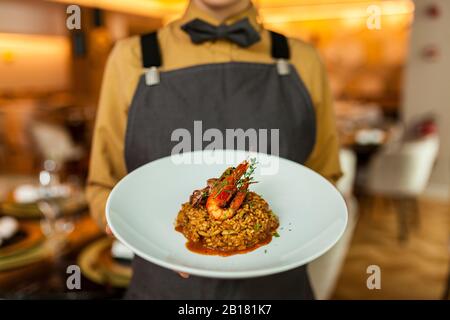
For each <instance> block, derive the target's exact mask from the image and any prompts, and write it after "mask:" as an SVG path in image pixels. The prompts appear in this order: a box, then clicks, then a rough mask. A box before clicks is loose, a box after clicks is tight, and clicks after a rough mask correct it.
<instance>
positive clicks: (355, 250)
mask: <svg viewBox="0 0 450 320" xmlns="http://www.w3.org/2000/svg"><path fill="white" fill-rule="evenodd" d="M361 209H362V211H363V212H362V213H361V215H360V216H359V221H358V224H357V227H356V231H355V234H354V237H353V240H352V244H351V247H350V250H349V252H348V256H347V258H346V261H345V263H344V266H343V269H342V272H341V275H340V278H339V280H338V283H337V286H336V289H335V293H334V295H333V298H334V299H442V298H443V295H444V292H445V289H446V286H447V281H448V272H449V255H450V252H449V235H450V206H449V203H446V202H437V201H432V200H429V199H421V200H420V201H419V209H420V224H419V226H418V228H417V229H416V230H411V232H410V237H409V241H407V242H405V243H403V244H402V243H399V241H398V239H397V236H398V230H397V227H398V224H397V223H398V220H397V215H396V213H395V210H394V207H393V206H392V203H390V202H389V201H386V200H385V199H377V200H376V201H375V203H373V205H372V210H371V211H370V212H367V210H364V209H367V207H366V208H361ZM369 265H378V266H379V267H380V269H381V289H379V290H376V289H373V290H369V289H368V288H367V285H366V281H367V278H368V277H369V274H367V272H366V270H367V267H368V266H369Z"/></svg>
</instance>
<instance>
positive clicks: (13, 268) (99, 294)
mask: <svg viewBox="0 0 450 320" xmlns="http://www.w3.org/2000/svg"><path fill="white" fill-rule="evenodd" d="M72 4H76V5H79V7H80V8H81V29H80V30H68V29H67V27H66V19H67V17H68V16H69V15H68V14H67V12H66V10H67V8H68V6H69V5H72ZM186 4H187V1H185V0H126V1H125V0H123V1H121V0H108V1H100V0H70V1H66V0H54V1H44V0H21V1H17V0H0V298H25V299H28V298H67V299H90V298H93V299H97V298H120V297H121V296H122V294H123V292H124V290H125V288H126V286H127V283H128V281H129V279H130V276H131V269H130V253H129V252H128V251H127V250H125V249H124V248H123V247H122V246H121V245H120V244H118V243H115V242H113V240H111V239H109V238H107V237H105V236H104V235H103V233H102V231H101V230H99V229H98V228H97V226H96V224H95V223H94V221H93V220H92V219H91V218H90V216H89V214H88V211H87V206H86V202H85V199H84V192H83V189H84V184H85V179H86V174H87V170H88V158H89V150H90V141H91V136H92V129H93V124H94V121H95V114H96V105H97V101H98V94H99V88H100V84H101V79H102V73H103V68H104V65H105V61H106V58H107V56H108V54H109V51H110V50H111V48H112V46H113V44H114V42H115V41H116V40H118V39H121V38H124V37H128V36H130V35H135V34H141V33H145V32H149V31H152V30H155V29H157V28H158V27H160V26H163V25H165V24H166V23H168V22H170V21H171V20H173V19H175V18H177V17H178V16H179V15H180V14H181V13H182V12H183V10H184V8H185V6H186ZM254 4H255V5H256V7H257V8H258V9H259V12H260V17H261V20H262V22H263V23H264V25H265V26H266V27H267V28H269V29H273V30H276V31H279V32H282V33H284V34H286V35H289V36H292V37H297V38H300V39H303V40H304V41H306V42H309V43H312V44H314V45H315V46H316V47H317V48H318V49H319V51H320V53H321V55H322V59H323V61H324V63H325V64H326V66H327V69H328V72H329V79H330V83H331V87H332V91H333V94H334V99H335V103H334V105H335V113H336V121H337V126H338V131H339V136H340V141H341V144H342V150H341V161H342V166H343V170H344V176H343V178H342V179H341V180H340V181H339V183H338V189H339V190H340V191H341V192H342V194H343V195H344V197H345V199H346V201H347V203H348V206H349V209H350V219H349V225H348V227H347V230H346V233H345V235H344V237H343V238H342V239H341V240H340V241H339V243H338V244H337V245H336V246H335V247H334V248H333V249H332V250H331V251H329V252H328V253H327V254H326V255H325V256H322V257H321V258H319V259H318V260H316V261H314V262H313V263H311V264H310V265H309V271H310V275H311V278H312V283H313V287H314V290H315V292H316V295H317V297H318V298H320V299H448V298H449V270H450V269H449V255H450V253H449V235H450V215H449V208H450V206H449V196H450V191H449V184H450V174H449V172H450V158H449V156H450V155H449V153H450V142H449V141H448V139H447V138H448V137H449V136H450V112H448V111H449V110H450V42H449V41H448V40H449V39H450V19H449V17H450V2H449V1H446V0H417V1H412V0H386V1H365V0H355V1H354V0H319V1H318V0H314V1H312V0H257V1H256V0H255V1H254ZM70 265H77V266H79V267H80V271H81V274H82V279H81V289H80V290H71V289H70V288H68V287H67V285H66V280H67V277H68V273H67V267H68V266H70ZM371 266H376V267H379V268H380V271H381V288H380V289H372V290H370V289H369V288H368V287H367V283H366V281H367V278H368V277H369V276H370V270H372V269H370V268H371ZM368 268H369V269H368ZM368 270H369V271H368ZM368 272H369V273H368Z"/></svg>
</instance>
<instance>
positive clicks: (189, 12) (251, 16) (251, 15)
mask: <svg viewBox="0 0 450 320" xmlns="http://www.w3.org/2000/svg"><path fill="white" fill-rule="evenodd" d="M196 18H197V19H201V20H203V21H205V22H208V23H210V24H212V25H215V26H218V25H220V24H221V23H222V21H219V20H218V19H216V18H214V17H212V16H210V15H208V14H207V13H206V12H205V11H203V10H201V9H200V8H198V7H197V6H196V5H195V4H194V2H193V1H190V2H189V5H188V7H187V9H186V11H185V12H184V14H183V16H182V17H181V19H180V25H183V24H184V23H187V22H189V21H191V20H193V19H196ZM244 18H248V20H249V22H250V24H251V25H252V26H253V28H255V30H256V31H258V32H260V31H261V30H262V25H261V23H260V22H259V20H260V19H259V16H258V12H257V11H256V8H255V7H254V6H253V4H252V3H250V5H249V6H248V8H247V9H245V10H243V11H241V12H239V13H237V14H236V15H233V16H231V17H229V18H227V19H226V20H225V21H224V23H225V24H232V23H235V22H236V21H239V20H241V19H244Z"/></svg>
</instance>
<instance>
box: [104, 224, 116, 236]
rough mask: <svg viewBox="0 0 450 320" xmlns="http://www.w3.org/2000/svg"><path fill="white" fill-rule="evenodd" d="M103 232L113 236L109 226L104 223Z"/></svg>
mask: <svg viewBox="0 0 450 320" xmlns="http://www.w3.org/2000/svg"><path fill="white" fill-rule="evenodd" d="M105 233H106V234H107V235H108V236H109V237H114V235H113V233H112V231H111V228H110V227H109V226H108V225H106V227H105Z"/></svg>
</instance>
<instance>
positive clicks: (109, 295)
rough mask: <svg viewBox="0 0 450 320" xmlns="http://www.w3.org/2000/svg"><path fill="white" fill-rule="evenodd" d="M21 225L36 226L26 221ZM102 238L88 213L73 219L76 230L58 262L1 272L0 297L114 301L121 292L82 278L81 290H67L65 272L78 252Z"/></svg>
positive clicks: (73, 261)
mask: <svg viewBox="0 0 450 320" xmlns="http://www.w3.org/2000/svg"><path fill="white" fill-rule="evenodd" d="M23 223H39V221H34V220H31V221H25V222H23ZM102 236H104V234H103V232H102V231H101V230H100V229H99V228H98V227H97V225H96V224H95V222H94V221H93V220H92V219H91V217H90V216H89V214H88V213H87V212H84V213H82V214H81V215H79V216H77V217H76V220H75V230H74V231H73V232H72V233H71V234H70V235H69V237H68V245H67V247H66V249H65V250H64V252H63V253H62V254H61V256H60V257H59V258H58V259H52V258H47V259H44V260H41V261H39V262H36V263H33V264H30V265H27V266H24V267H20V268H17V269H13V270H8V271H3V272H0V298H7V299H117V298H121V297H122V296H123V293H124V289H118V288H112V287H106V286H101V285H97V284H95V283H93V282H91V281H89V280H88V279H87V278H85V277H83V276H82V278H81V290H76V289H74V290H69V289H67V286H66V280H67V277H68V276H69V275H68V274H67V273H66V271H67V267H68V266H69V265H73V264H76V261H77V256H78V254H79V253H80V251H81V250H82V249H83V248H84V247H85V246H86V245H88V244H89V243H91V242H93V241H95V240H97V239H99V238H100V237H102Z"/></svg>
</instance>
